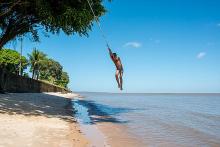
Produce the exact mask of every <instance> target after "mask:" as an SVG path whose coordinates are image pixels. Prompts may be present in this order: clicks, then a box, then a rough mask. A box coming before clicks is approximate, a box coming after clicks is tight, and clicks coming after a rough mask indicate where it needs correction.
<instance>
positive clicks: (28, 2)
mask: <svg viewBox="0 0 220 147" xmlns="http://www.w3.org/2000/svg"><path fill="white" fill-rule="evenodd" d="M90 2H91V0H90ZM92 7H93V9H94V13H95V14H96V16H97V17H100V16H101V15H103V14H104V13H105V12H106V10H105V8H104V6H103V5H102V0H92ZM94 19H95V18H94V16H93V15H92V13H91V10H90V8H89V5H88V3H87V0H1V1H0V49H2V47H3V46H4V45H5V44H6V43H7V42H9V41H11V40H13V39H15V38H16V37H17V36H19V35H28V34H30V35H31V38H32V39H33V40H34V41H39V35H38V30H39V29H43V30H44V31H45V32H50V33H52V34H59V32H60V31H63V32H64V33H65V34H67V35H72V34H74V33H78V34H79V35H86V36H88V31H89V30H91V26H92V25H93V20H94Z"/></svg>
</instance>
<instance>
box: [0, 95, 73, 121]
mask: <svg viewBox="0 0 220 147" xmlns="http://www.w3.org/2000/svg"><path fill="white" fill-rule="evenodd" d="M0 113H7V114H10V115H13V114H22V115H27V116H45V117H48V118H52V117H56V118H60V119H62V120H65V121H70V122H72V121H75V120H74V118H73V109H72V106H71V99H67V98H65V97H60V96H54V95H48V94H44V93H8V94H0Z"/></svg>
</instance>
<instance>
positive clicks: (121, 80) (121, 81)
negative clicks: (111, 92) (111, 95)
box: [119, 71, 123, 90]
mask: <svg viewBox="0 0 220 147" xmlns="http://www.w3.org/2000/svg"><path fill="white" fill-rule="evenodd" d="M119 76H120V84H121V85H120V89H121V90H123V88H122V83H123V79H122V76H123V73H122V71H120V73H119Z"/></svg>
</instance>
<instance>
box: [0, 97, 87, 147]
mask: <svg viewBox="0 0 220 147" xmlns="http://www.w3.org/2000/svg"><path fill="white" fill-rule="evenodd" d="M77 96H79V95H78V94H75V93H68V94H61V93H7V94H0V138H1V142H0V146H14V145H15V144H16V146H24V145H29V146H36V147H37V146H48V145H49V146H77V147H85V146H88V145H89V144H90V141H89V140H88V139H87V138H86V137H85V135H84V134H83V133H82V132H81V129H80V126H79V124H78V123H77V122H76V121H75V118H74V116H73V112H72V108H70V104H71V99H72V98H73V97H77Z"/></svg>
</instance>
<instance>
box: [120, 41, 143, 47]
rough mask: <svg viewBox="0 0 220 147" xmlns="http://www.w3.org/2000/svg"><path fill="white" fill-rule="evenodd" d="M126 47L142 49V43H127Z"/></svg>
mask: <svg viewBox="0 0 220 147" xmlns="http://www.w3.org/2000/svg"><path fill="white" fill-rule="evenodd" d="M123 46H124V47H133V48H139V47H141V46H142V45H141V43H139V42H127V43H125V44H124V45H123Z"/></svg>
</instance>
